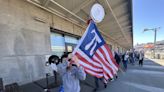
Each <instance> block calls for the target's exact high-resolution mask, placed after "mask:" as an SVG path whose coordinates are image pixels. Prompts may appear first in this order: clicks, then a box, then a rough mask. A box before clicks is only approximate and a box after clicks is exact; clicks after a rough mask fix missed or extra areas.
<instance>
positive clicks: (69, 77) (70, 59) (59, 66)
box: [49, 50, 144, 92]
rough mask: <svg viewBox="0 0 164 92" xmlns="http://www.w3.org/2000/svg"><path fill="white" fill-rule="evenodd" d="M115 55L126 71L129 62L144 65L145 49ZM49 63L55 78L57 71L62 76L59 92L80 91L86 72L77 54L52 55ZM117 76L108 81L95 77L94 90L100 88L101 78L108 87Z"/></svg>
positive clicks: (115, 53)
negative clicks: (59, 56) (81, 81)
mask: <svg viewBox="0 0 164 92" xmlns="http://www.w3.org/2000/svg"><path fill="white" fill-rule="evenodd" d="M113 56H114V58H115V60H116V62H117V64H118V65H119V70H122V68H121V65H123V66H122V67H123V70H124V71H126V70H127V68H128V67H127V66H128V63H130V64H132V65H134V64H135V63H136V62H138V64H139V65H140V66H143V59H144V53H143V51H140V52H138V51H135V52H133V51H131V50H130V51H126V52H125V53H118V52H117V51H115V52H114V53H113ZM59 61H60V62H59ZM121 63H122V64H121ZM49 64H50V66H51V68H52V69H53V73H54V77H55V79H56V74H57V73H59V74H60V76H61V77H62V86H61V87H60V90H59V92H80V80H85V79H86V73H85V71H84V69H83V67H81V66H80V64H79V62H78V58H77V57H76V56H72V53H64V55H62V56H61V59H59V58H58V57H56V56H53V55H52V56H51V57H50V58H49ZM117 77H118V76H117V75H115V78H113V79H110V80H108V81H106V80H104V79H103V78H97V77H94V79H95V86H96V87H95V89H94V91H95V92H96V90H97V89H98V88H99V83H98V81H99V80H100V81H102V82H103V84H104V88H106V87H107V83H108V82H109V81H113V80H114V79H117ZM56 81H57V80H55V82H56Z"/></svg>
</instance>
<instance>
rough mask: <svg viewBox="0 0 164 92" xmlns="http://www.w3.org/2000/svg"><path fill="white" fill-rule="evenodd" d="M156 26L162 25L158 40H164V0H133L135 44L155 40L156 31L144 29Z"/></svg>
mask: <svg viewBox="0 0 164 92" xmlns="http://www.w3.org/2000/svg"><path fill="white" fill-rule="evenodd" d="M155 27H161V29H159V31H158V32H157V41H160V40H164V0H133V37H134V38H133V40H134V45H136V43H147V42H154V32H153V31H147V32H143V30H144V28H155Z"/></svg>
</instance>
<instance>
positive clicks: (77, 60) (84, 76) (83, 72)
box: [72, 56, 86, 80]
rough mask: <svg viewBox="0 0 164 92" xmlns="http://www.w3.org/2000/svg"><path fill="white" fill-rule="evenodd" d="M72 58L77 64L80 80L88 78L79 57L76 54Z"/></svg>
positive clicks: (77, 73) (77, 75)
mask: <svg viewBox="0 0 164 92" xmlns="http://www.w3.org/2000/svg"><path fill="white" fill-rule="evenodd" d="M72 60H73V61H74V63H75V64H76V65H77V71H76V77H77V78H78V79H80V80H85V78H86V73H85V71H84V69H83V67H82V66H80V64H79V59H78V58H77V57H76V56H74V57H73V58H72Z"/></svg>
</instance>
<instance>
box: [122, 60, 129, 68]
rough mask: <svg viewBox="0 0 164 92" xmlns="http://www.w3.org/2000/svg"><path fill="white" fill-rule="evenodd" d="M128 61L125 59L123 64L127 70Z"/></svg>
mask: <svg viewBox="0 0 164 92" xmlns="http://www.w3.org/2000/svg"><path fill="white" fill-rule="evenodd" d="M127 62H128V61H127V60H124V61H123V65H124V69H125V70H126V69H127Z"/></svg>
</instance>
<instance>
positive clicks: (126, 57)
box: [123, 52, 129, 71]
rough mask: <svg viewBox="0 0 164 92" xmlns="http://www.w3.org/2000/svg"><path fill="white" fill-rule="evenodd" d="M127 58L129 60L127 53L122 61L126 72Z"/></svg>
mask: <svg viewBox="0 0 164 92" xmlns="http://www.w3.org/2000/svg"><path fill="white" fill-rule="evenodd" d="M128 58H129V54H128V52H126V53H125V55H124V61H123V65H124V69H125V71H126V70H127V63H128Z"/></svg>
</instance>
